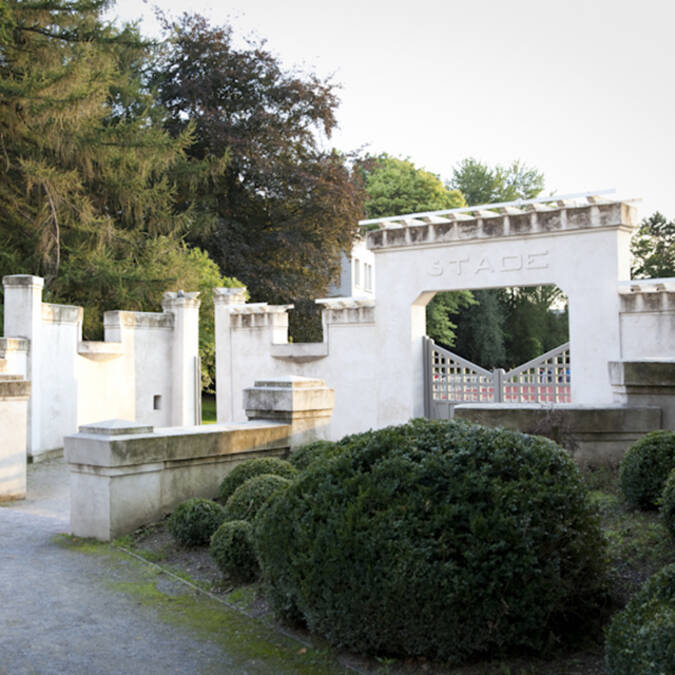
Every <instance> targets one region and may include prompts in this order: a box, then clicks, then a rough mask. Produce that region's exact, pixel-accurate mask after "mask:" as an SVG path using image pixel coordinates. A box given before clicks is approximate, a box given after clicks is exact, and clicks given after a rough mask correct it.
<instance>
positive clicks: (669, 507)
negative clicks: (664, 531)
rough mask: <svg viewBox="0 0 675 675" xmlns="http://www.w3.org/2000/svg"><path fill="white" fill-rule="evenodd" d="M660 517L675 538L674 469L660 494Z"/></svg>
mask: <svg viewBox="0 0 675 675" xmlns="http://www.w3.org/2000/svg"><path fill="white" fill-rule="evenodd" d="M661 516H662V517H663V522H664V524H665V526H666V527H667V528H668V531H669V532H670V534H672V535H673V537H675V469H673V470H672V471H671V472H670V475H669V476H668V479H667V480H666V483H665V485H664V487H663V492H662V493H661Z"/></svg>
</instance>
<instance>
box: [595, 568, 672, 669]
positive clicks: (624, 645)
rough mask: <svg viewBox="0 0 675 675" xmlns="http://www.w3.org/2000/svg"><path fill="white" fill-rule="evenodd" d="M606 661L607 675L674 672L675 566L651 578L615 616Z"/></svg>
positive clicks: (607, 641)
mask: <svg viewBox="0 0 675 675" xmlns="http://www.w3.org/2000/svg"><path fill="white" fill-rule="evenodd" d="M605 660H606V663H607V670H608V671H609V673H610V675H636V674H637V673H639V675H665V674H666V673H675V564H672V565H668V566H667V567H664V568H663V569H662V570H661V571H660V572H657V573H656V574H655V575H654V576H652V577H651V578H650V579H649V580H648V581H647V583H646V584H645V585H644V586H643V587H642V589H641V590H640V591H638V592H637V593H636V594H635V595H634V596H633V597H632V598H631V600H630V602H629V603H628V605H626V608H625V609H624V610H623V611H622V612H619V613H618V614H616V615H615V616H614V618H613V619H612V621H611V623H610V625H609V628H608V629H607V640H606V643H605Z"/></svg>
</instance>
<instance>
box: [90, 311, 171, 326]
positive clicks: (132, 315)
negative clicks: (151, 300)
mask: <svg viewBox="0 0 675 675" xmlns="http://www.w3.org/2000/svg"><path fill="white" fill-rule="evenodd" d="M175 321H176V317H175V315H174V314H173V312H127V311H124V310H114V311H110V312H105V313H104V314H103V325H104V326H105V327H106V328H173V327H174V325H175Z"/></svg>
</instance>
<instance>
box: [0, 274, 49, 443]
mask: <svg viewBox="0 0 675 675" xmlns="http://www.w3.org/2000/svg"><path fill="white" fill-rule="evenodd" d="M2 285H3V287H4V292H5V309H4V313H5V315H4V332H5V337H20V338H25V339H26V340H29V342H30V345H29V350H28V360H27V366H26V379H27V380H30V381H31V382H32V383H33V384H34V387H33V393H32V395H31V397H30V400H29V402H28V422H27V425H28V431H27V435H26V452H27V453H28V455H30V456H33V455H36V454H38V453H39V450H40V442H41V434H42V429H41V423H40V422H41V414H42V401H41V399H40V391H41V388H40V382H41V367H40V365H41V364H40V352H41V349H42V344H41V328H42V287H43V286H44V279H42V277H35V276H32V275H30V274H12V275H10V276H6V277H3V278H2Z"/></svg>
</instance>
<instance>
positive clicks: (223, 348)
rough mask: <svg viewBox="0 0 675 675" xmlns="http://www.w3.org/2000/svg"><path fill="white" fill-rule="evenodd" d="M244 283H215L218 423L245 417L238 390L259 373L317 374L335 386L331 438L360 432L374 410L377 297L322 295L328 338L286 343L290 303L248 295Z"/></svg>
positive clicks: (261, 375) (260, 376) (271, 375)
mask: <svg viewBox="0 0 675 675" xmlns="http://www.w3.org/2000/svg"><path fill="white" fill-rule="evenodd" d="M244 298H245V289H228V288H224V289H215V290H214V302H215V320H216V380H217V410H218V412H217V415H218V422H221V423H224V422H239V421H243V420H244V419H245V412H244V407H243V404H242V399H241V392H242V391H243V390H244V389H245V388H246V387H250V386H251V385H252V384H253V383H254V382H255V381H256V380H266V379H269V378H274V377H280V376H285V375H289V374H290V375H298V376H303V377H310V378H318V379H322V380H325V381H327V382H330V383H331V386H332V387H333V388H334V389H335V410H334V411H333V417H332V421H331V428H330V437H331V438H333V439H337V438H341V437H342V436H344V435H345V434H348V433H353V432H354V431H360V430H362V429H364V428H368V426H372V425H373V420H374V419H375V418H376V417H377V400H376V398H375V396H376V394H375V391H376V376H375V371H376V367H377V363H376V361H377V358H378V349H377V344H376V340H375V324H374V304H375V303H374V301H373V300H368V299H355V298H329V299H323V300H317V302H318V303H319V304H321V305H322V307H323V311H322V317H323V342H320V343H289V342H288V310H289V309H291V305H277V306H274V305H268V304H266V303H251V304H248V303H246V302H245V299H244Z"/></svg>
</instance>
